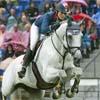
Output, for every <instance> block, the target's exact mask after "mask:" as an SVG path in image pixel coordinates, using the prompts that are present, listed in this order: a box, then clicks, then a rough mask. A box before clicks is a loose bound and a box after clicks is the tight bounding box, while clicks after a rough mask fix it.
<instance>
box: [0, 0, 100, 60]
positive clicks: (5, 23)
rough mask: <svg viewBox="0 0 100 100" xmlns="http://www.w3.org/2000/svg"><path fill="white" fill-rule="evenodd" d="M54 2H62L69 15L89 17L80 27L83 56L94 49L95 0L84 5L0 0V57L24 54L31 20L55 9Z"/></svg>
mask: <svg viewBox="0 0 100 100" xmlns="http://www.w3.org/2000/svg"><path fill="white" fill-rule="evenodd" d="M58 2H62V3H63V5H64V6H65V7H66V11H67V14H68V16H70V17H71V18H73V16H74V15H76V14H79V13H84V14H86V15H88V16H90V18H91V19H89V20H88V21H87V20H86V21H85V28H84V30H83V43H82V44H83V45H82V53H83V56H84V57H89V53H90V51H91V52H93V51H94V50H95V49H98V48H99V39H100V17H99V16H100V8H99V6H98V5H97V4H96V1H95V0H87V1H86V2H87V4H88V7H84V6H82V5H80V4H77V3H76V4H75V3H73V4H72V3H65V2H63V0H62V1H61V0H0V59H1V60H4V59H6V58H8V57H14V58H15V57H18V56H19V55H21V54H24V53H25V52H26V49H27V48H28V46H29V36H30V27H31V25H32V23H33V22H34V21H35V19H36V18H37V17H38V16H40V15H42V14H44V13H46V12H48V11H52V10H55V6H56V4H57V3H58ZM73 20H74V18H73Z"/></svg>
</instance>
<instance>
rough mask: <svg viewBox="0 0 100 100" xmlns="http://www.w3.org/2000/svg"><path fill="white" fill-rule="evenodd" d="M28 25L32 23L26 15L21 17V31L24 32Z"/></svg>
mask: <svg viewBox="0 0 100 100" xmlns="http://www.w3.org/2000/svg"><path fill="white" fill-rule="evenodd" d="M26 24H30V22H29V20H28V17H27V16H26V15H25V14H24V15H22V16H21V21H20V23H19V25H18V27H19V29H20V30H21V31H24V30H25V29H24V27H25V25H26Z"/></svg>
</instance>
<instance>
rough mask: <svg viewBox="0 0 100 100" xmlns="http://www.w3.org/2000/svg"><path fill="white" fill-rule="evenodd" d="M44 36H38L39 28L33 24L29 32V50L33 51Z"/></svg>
mask: <svg viewBox="0 0 100 100" xmlns="http://www.w3.org/2000/svg"><path fill="white" fill-rule="evenodd" d="M45 37H46V36H45V35H44V34H39V28H38V27H37V26H36V25H35V24H34V23H33V24H32V26H31V30H30V49H31V50H34V48H35V45H36V43H37V42H38V40H42V39H44V38H45Z"/></svg>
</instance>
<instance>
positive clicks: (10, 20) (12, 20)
mask: <svg viewBox="0 0 100 100" xmlns="http://www.w3.org/2000/svg"><path fill="white" fill-rule="evenodd" d="M15 24H17V19H16V15H15V9H13V8H12V9H11V10H10V16H9V17H8V20H7V31H9V32H11V31H12V29H13V26H14V25H15Z"/></svg>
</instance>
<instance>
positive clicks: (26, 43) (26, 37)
mask: <svg viewBox="0 0 100 100" xmlns="http://www.w3.org/2000/svg"><path fill="white" fill-rule="evenodd" d="M30 27H31V25H30V24H26V25H25V30H24V32H23V36H22V42H23V44H24V46H25V48H26V49H27V48H28V46H29V35H30Z"/></svg>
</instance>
